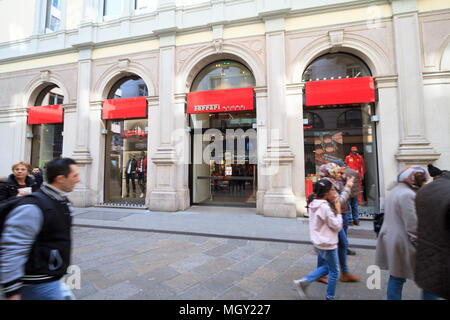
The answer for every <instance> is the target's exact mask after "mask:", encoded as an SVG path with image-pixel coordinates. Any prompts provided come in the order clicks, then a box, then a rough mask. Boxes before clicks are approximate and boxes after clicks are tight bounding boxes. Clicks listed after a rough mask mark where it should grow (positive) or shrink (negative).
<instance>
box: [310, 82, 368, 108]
mask: <svg viewBox="0 0 450 320" xmlns="http://www.w3.org/2000/svg"><path fill="white" fill-rule="evenodd" d="M305 98H306V106H323V105H330V104H349V103H364V102H375V85H374V81H373V77H364V78H351V79H337V80H324V81H310V82H307V83H306V84H305Z"/></svg>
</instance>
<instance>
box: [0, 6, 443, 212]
mask: <svg viewBox="0 0 450 320" xmlns="http://www.w3.org/2000/svg"><path fill="white" fill-rule="evenodd" d="M25 2H26V1H25V0H23V1H12V0H4V1H3V3H2V4H0V6H5V8H3V10H2V16H4V15H9V12H8V9H11V10H13V9H15V10H22V9H23V8H24V7H22V8H20V6H21V5H23V6H25V5H26V3H25ZM106 2H107V1H102V0H83V1H81V0H80V1H79V5H78V7H76V6H75V5H74V3H73V2H72V1H68V0H61V1H59V2H58V1H57V4H56V6H57V9H58V10H60V11H61V12H62V14H61V16H60V20H61V21H60V26H59V29H58V28H55V29H57V30H49V27H51V26H50V25H47V23H46V19H45V16H46V15H47V17H48V15H49V14H50V15H51V14H52V13H51V12H52V11H49V10H48V6H51V5H52V4H51V3H52V2H51V1H50V2H48V1H36V5H35V7H34V10H29V9H28V11H29V13H28V14H29V15H30V17H27V16H24V15H25V13H23V14H22V16H20V17H19V18H18V19H19V20H18V21H16V20H14V19H12V18H10V19H9V20H8V19H6V18H5V22H4V23H8V24H9V25H10V26H11V28H7V27H6V26H5V27H4V28H3V30H13V29H14V30H15V27H14V23H22V24H26V23H28V24H30V26H29V27H28V28H25V27H24V28H23V35H22V36H21V35H20V34H19V35H17V34H11V35H10V36H9V38H8V36H6V38H4V39H3V38H2V41H3V42H2V43H0V93H1V94H0V135H1V149H2V150H4V152H2V154H1V155H0V163H1V164H2V165H1V166H0V167H1V169H0V170H1V172H0V175H2V176H3V175H7V174H9V173H10V171H9V170H10V166H11V165H12V164H13V163H15V162H17V161H21V160H25V161H30V162H32V161H33V159H32V157H33V155H32V153H33V151H32V149H33V145H34V143H35V142H33V140H34V139H36V133H35V131H33V130H34V129H33V125H30V124H28V123H29V121H28V117H29V108H31V107H33V106H36V105H37V104H36V103H37V101H38V100H39V97H40V96H41V95H43V91H45V90H47V91H48V90H50V89H49V88H54V87H57V88H59V91H58V94H59V95H60V96H62V99H63V101H62V103H61V105H62V108H63V110H64V113H63V120H62V125H63V129H62V131H63V139H62V150H61V155H62V156H68V157H72V158H74V159H76V161H77V162H78V163H79V167H80V174H81V180H82V182H81V183H80V184H79V185H78V186H77V188H76V189H75V191H74V192H73V194H72V195H71V198H72V199H73V201H74V203H75V204H76V205H77V206H82V207H83V206H93V205H99V204H104V203H105V202H106V201H105V200H106V199H105V197H106V195H105V192H106V189H105V188H107V186H106V185H108V184H109V183H110V180H109V178H108V177H109V176H110V173H109V171H108V172H107V169H106V163H110V162H111V161H113V163H115V162H114V161H115V160H111V158H110V156H109V154H107V152H106V151H105V150H109V149H107V148H108V144H109V143H110V141H109V140H108V139H109V138H108V137H109V136H108V132H111V130H109V129H108V121H110V120H105V119H103V116H104V115H103V108H104V104H103V103H104V101H105V100H108V99H111V90H112V89H113V88H116V87H115V85H116V84H117V83H118V82H120V81H121V79H131V78H133V77H135V78H139V79H142V80H143V82H144V83H145V86H146V92H145V99H146V106H147V114H146V118H145V120H147V122H146V123H147V127H146V128H145V132H146V134H145V137H146V142H142V141H141V145H145V152H146V153H147V154H148V160H147V161H148V162H147V176H146V180H145V188H144V189H143V192H144V193H145V194H144V200H143V205H144V206H146V207H148V208H149V209H150V210H158V211H177V210H185V209H187V208H189V207H190V206H191V205H192V204H193V203H195V202H196V201H193V192H194V191H193V189H194V184H195V181H193V180H195V176H193V173H192V171H193V169H192V157H193V155H192V153H193V152H194V150H195V148H194V147H195V146H193V143H194V142H193V141H194V140H193V136H192V135H193V131H194V130H191V129H192V128H193V124H192V118H191V115H190V114H188V113H187V112H186V102H187V96H188V94H189V93H190V91H191V89H192V85H193V83H194V81H195V79H196V78H197V76H198V75H199V74H200V73H201V72H202V70H204V69H205V68H206V67H208V66H210V65H211V64H212V63H217V62H218V63H220V62H224V61H231V62H233V63H238V64H240V65H242V66H243V67H245V68H246V70H247V69H248V70H249V71H250V72H251V74H252V76H253V79H254V85H253V86H252V87H253V94H254V109H255V113H256V115H255V116H254V120H253V124H252V127H253V128H254V129H255V130H256V135H257V136H256V140H257V163H256V166H257V168H258V169H257V171H254V177H253V178H252V179H253V181H254V183H253V187H254V189H253V190H252V194H251V195H250V196H253V199H254V201H253V202H252V203H253V204H254V206H255V207H256V212H258V213H260V214H263V215H266V216H276V217H291V218H293V217H297V216H302V215H304V214H305V196H306V195H307V190H306V189H307V186H306V184H305V181H306V180H307V179H306V176H307V173H306V172H305V161H306V160H305V159H306V157H305V155H306V154H307V153H308V152H309V151H306V149H305V143H306V136H305V132H306V131H305V129H304V126H305V125H307V124H308V123H307V122H305V120H304V119H305V112H306V111H308V106H305V105H304V104H305V86H307V81H305V78H304V76H305V71H306V70H307V68H308V66H310V65H311V64H312V63H313V62H314V61H317V59H320V58H323V57H326V56H327V55H330V54H337V53H339V54H344V55H349V56H351V57H353V58H355V59H359V60H360V61H361V62H362V64H364V65H365V66H367V68H368V70H369V72H370V76H371V77H372V78H373V80H374V84H375V88H374V89H375V91H376V101H374V102H371V105H370V106H371V113H370V118H369V119H370V121H369V122H367V123H366V126H367V128H369V127H370V128H369V129H368V130H369V131H370V130H373V132H372V131H370V132H371V133H370V134H371V138H370V139H371V142H374V143H373V144H371V145H370V148H368V147H366V142H367V141H366V140H364V144H362V140H361V148H362V149H363V150H361V151H363V152H365V153H367V155H368V153H371V154H373V156H371V158H370V159H371V160H370V161H373V164H372V168H373V169H372V170H376V174H374V177H375V178H373V180H374V182H373V186H374V190H375V189H376V190H375V191H373V192H374V194H376V195H375V196H374V199H375V202H376V204H375V205H374V206H375V207H376V210H380V209H381V210H382V206H383V198H384V195H385V194H386V192H387V189H388V186H389V183H390V182H391V181H392V180H394V179H395V177H396V175H397V174H398V172H399V171H400V170H401V169H403V168H405V167H406V166H409V165H412V164H418V165H426V164H428V163H433V164H434V165H436V166H437V167H441V168H445V169H448V167H449V164H450V126H449V120H450V105H449V101H450V99H449V98H450V33H449V30H450V6H449V5H448V2H446V1H427V0H392V1H384V0H380V1H376V0H374V1H368V0H364V1H351V0H326V1H321V2H320V4H321V5H320V6H317V4H316V3H315V1H295V0H282V1H268V0H209V1H197V2H195V3H193V4H189V3H188V1H184V2H182V1H175V0H159V1H158V3H157V5H154V7H153V9H151V10H150V11H147V12H144V13H142V14H140V12H138V11H137V2H136V3H135V2H134V1H132V0H125V1H123V2H122V6H121V10H120V14H119V16H118V17H115V18H114V19H106V16H105V12H106V9H105V8H106V4H107V3H106ZM12 3H14V4H12ZM105 3H106V4H105ZM8 6H9V7H8ZM5 10H6V11H5ZM55 10H56V9H55ZM77 10H78V11H77ZM49 12H50V13H49ZM74 17H79V19H78V20H75V22H74V19H75V18H74ZM20 19H23V20H24V21H20ZM25 20H26V21H25ZM69 22H70V23H69ZM27 30H28V31H27ZM227 63H228V62H227ZM223 70H225V69H223V68H222V71H223ZM356 77H357V76H356ZM313 80H316V79H313ZM317 80H323V79H317ZM326 80H330V79H326ZM120 88H121V87H120ZM114 90H115V89H114ZM122 91H123V90H122ZM46 93H48V94H51V90H50V91H48V92H46ZM54 94H57V93H54ZM344 107H345V106H344ZM252 117H253V116H252ZM121 123H123V122H120V121H117V122H113V123H112V124H111V126H114V125H116V126H120V125H123V124H121ZM125 126H126V125H125ZM324 129H327V128H326V125H325V127H324ZM108 130H109V131H108ZM124 130H126V129H124ZM361 130H365V129H361ZM325 131H326V130H325ZM274 132H275V133H274ZM333 132H334V131H333ZM375 132H376V133H375ZM361 139H362V138H361ZM364 139H365V138H364ZM349 141H350V140H349ZM355 141H356V140H355ZM40 143H41V144H44V143H46V142H44V141H43V140H42V139H41V141H40ZM122 143H123V142H122ZM142 143H144V144H142ZM354 143H357V142H354ZM351 144H352V142H349V145H348V147H349V146H350V145H351ZM121 146H122V147H123V145H121ZM361 148H360V149H361ZM119 149H120V148H119ZM119 149H118V150H119ZM124 163H125V162H122V165H121V169H123V170H125V164H124ZM108 165H109V164H108ZM108 170H109V169H108ZM120 177H121V178H120V179H122V180H121V182H120V184H121V186H119V187H120V188H122V189H121V190H122V194H123V193H124V191H123V190H125V180H123V179H124V175H123V174H122V172H121V173H120ZM133 179H134V178H133ZM208 181H209V180H208ZM255 181H257V183H256V182H255ZM126 183H127V184H128V180H127V182H126ZM136 183H137V182H136ZM209 183H210V182H208V184H209ZM141 184H142V182H141ZM230 184H231V182H230ZM250 184H251V183H248V184H247V186H248V188H249V186H250ZM245 185H246V184H245V182H244V188H245ZM208 186H209V185H208ZM211 186H214V187H216V185H215V184H213V183H211ZM209 187H210V186H209ZM129 188H131V185H130V186H129ZM195 188H196V187H195ZM199 188H201V187H199ZM199 190H200V189H199ZM108 192H109V191H108ZM199 192H200V191H199Z"/></svg>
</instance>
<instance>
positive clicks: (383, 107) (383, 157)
mask: <svg viewBox="0 0 450 320" xmlns="http://www.w3.org/2000/svg"><path fill="white" fill-rule="evenodd" d="M375 83H376V87H377V89H378V104H377V114H376V115H377V116H378V118H379V122H378V123H376V130H377V153H378V181H379V184H380V185H379V190H380V209H381V210H383V209H384V198H385V195H386V194H387V192H388V190H387V188H388V187H389V185H390V184H391V182H393V181H394V180H395V179H396V177H397V175H398V173H399V168H398V166H399V165H398V161H397V160H396V159H395V154H396V153H397V151H398V144H397V141H399V140H400V131H401V130H402V129H401V128H400V126H399V123H400V121H399V104H398V99H397V97H398V95H397V92H398V79H397V76H395V75H391V76H382V77H376V78H375Z"/></svg>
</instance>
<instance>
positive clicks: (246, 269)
mask: <svg viewBox="0 0 450 320" xmlns="http://www.w3.org/2000/svg"><path fill="white" fill-rule="evenodd" d="M355 251H356V252H357V255H356V256H349V257H348V265H349V268H350V270H351V271H352V273H354V274H356V275H359V276H360V277H361V281H360V282H358V283H341V282H339V284H338V287H337V299H340V300H356V299H365V300H379V299H386V285H387V279H388V274H387V273H386V272H384V271H383V272H382V273H381V289H380V290H378V289H374V290H369V289H368V288H367V286H366V282H367V279H368V278H369V276H370V275H371V274H368V273H367V272H366V271H367V267H368V266H370V265H372V264H373V263H374V254H375V250H371V249H359V248H356V249H355ZM316 261H317V256H316V253H315V252H314V249H313V247H312V246H311V245H305V244H296V243H283V242H270V241H254V240H244V239H229V238H228V239H227V238H217V237H207V236H194V235H180V234H170V233H155V232H136V231H128V230H111V229H99V228H88V227H75V228H73V255H72V264H73V265H78V266H79V267H80V270H81V288H80V289H74V290H73V292H74V294H75V296H76V298H77V299H82V300H83V299H86V300H105V299H106V300H110V299H118V300H124V299H136V300H141V299H150V300H155V299H164V300H173V299H185V300H191V299H193V300H212V299H225V300H235V299H239V300H247V299H250V300H261V299H267V300H297V299H299V296H298V294H297V292H296V290H295V288H294V287H293V284H292V280H293V279H298V278H301V277H302V276H305V275H306V274H307V273H309V272H310V271H312V270H313V269H314V268H315V266H316ZM308 293H309V295H310V299H325V293H326V286H325V285H324V284H321V283H317V282H316V283H313V284H312V285H311V286H310V288H309V291H308ZM403 296H404V299H414V300H415V299H419V298H420V290H419V289H418V288H417V286H416V285H415V284H414V282H412V281H409V280H408V281H407V283H406V284H405V287H404V290H403Z"/></svg>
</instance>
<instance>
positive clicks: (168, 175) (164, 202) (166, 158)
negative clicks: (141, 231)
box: [150, 31, 179, 211]
mask: <svg viewBox="0 0 450 320" xmlns="http://www.w3.org/2000/svg"><path fill="white" fill-rule="evenodd" d="M175 63H176V61H175V32H171V31H168V32H167V33H165V32H164V33H163V32H162V33H161V35H160V65H159V70H160V71H159V108H160V112H159V115H160V123H161V126H160V135H159V146H158V147H157V149H156V152H154V153H153V157H152V159H151V160H152V162H153V164H154V165H155V166H154V172H152V175H153V177H154V179H155V181H154V183H155V184H154V185H153V189H152V190H151V192H150V210H153V211H177V210H178V208H179V204H178V193H177V183H176V181H177V179H176V178H177V154H176V148H175V146H174V144H173V134H174V129H175V120H174V119H175V101H174V93H175V91H174V87H175Z"/></svg>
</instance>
